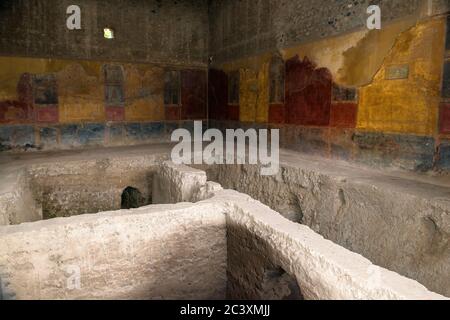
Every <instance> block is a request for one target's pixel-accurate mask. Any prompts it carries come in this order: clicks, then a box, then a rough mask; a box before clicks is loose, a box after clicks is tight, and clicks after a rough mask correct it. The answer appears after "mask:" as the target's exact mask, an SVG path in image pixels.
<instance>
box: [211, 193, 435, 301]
mask: <svg viewBox="0 0 450 320" xmlns="http://www.w3.org/2000/svg"><path fill="white" fill-rule="evenodd" d="M210 202H212V203H222V204H223V205H224V206H225V208H226V214H227V243H228V244H227V252H228V268H227V274H228V298H230V299H307V300H310V299H321V300H327V299H331V300H335V299H408V300H409V299H413V300H414V299H419V300H421V299H444V297H443V296H440V295H438V294H435V293H432V292H430V291H428V290H427V289H426V288H425V287H424V286H423V285H421V284H419V283H418V282H416V281H414V280H411V279H408V278H405V277H403V276H400V275H399V274H397V273H395V272H392V271H389V270H386V269H383V268H380V267H378V266H376V265H374V264H372V263H371V262H370V261H369V260H367V259H366V258H364V257H362V256H361V255H359V254H356V253H353V252H351V251H349V250H347V249H345V248H343V247H341V246H339V245H337V244H335V243H333V242H331V241H329V240H326V239H324V238H323V237H322V236H320V235H318V234H317V233H315V232H314V231H313V230H311V229H310V228H309V227H307V226H304V225H300V224H297V223H294V222H291V221H289V220H287V219H286V218H284V217H282V216H281V215H280V214H279V213H277V212H275V211H273V210H271V209H270V208H269V207H267V206H265V205H263V204H262V203H260V202H259V201H256V200H253V199H252V198H250V197H249V196H247V195H244V194H240V193H238V192H235V191H231V190H223V191H217V192H215V196H214V197H213V198H211V199H210V200H207V201H206V203H210ZM293 280H294V281H293Z"/></svg>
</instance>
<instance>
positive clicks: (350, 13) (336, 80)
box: [209, 0, 450, 171]
mask: <svg viewBox="0 0 450 320" xmlns="http://www.w3.org/2000/svg"><path fill="white" fill-rule="evenodd" d="M377 4H379V5H380V7H381V14H382V28H381V30H368V29H367V28H366V26H365V23H366V19H367V18H368V16H369V15H368V14H367V13H366V9H367V7H368V5H369V2H368V1H348V2H346V1H344V2H342V1H340V2H337V1H336V2H333V1H331V2H330V1H303V0H296V1H288V2H285V1H265V0H263V1H257V2H255V1H228V2H215V3H213V4H212V8H213V9H212V10H210V21H211V30H210V35H211V40H210V54H211V56H212V57H213V64H212V67H211V70H210V75H209V114H210V117H211V119H214V120H216V121H211V123H210V125H211V126H212V127H219V128H227V127H231V128H232V127H237V126H240V127H254V126H255V125H256V126H257V127H268V128H277V129H280V134H281V145H282V146H284V147H287V148H291V149H295V150H298V151H302V152H305V153H310V154H317V155H321V156H324V157H327V158H333V159H345V160H349V161H356V162H359V163H364V164H367V165H370V166H377V167H395V168H402V169H407V170H417V171H429V170H433V169H434V170H438V171H439V170H447V169H449V168H450V162H449V161H450V160H449V159H450V153H449V152H450V147H449V146H450V140H449V138H450V136H449V135H448V134H449V130H448V127H449V125H448V124H447V122H448V120H447V119H448V116H447V114H448V112H447V111H446V110H447V109H448V106H447V100H448V77H449V76H450V73H449V72H448V70H450V69H449V68H448V67H447V65H448V63H447V62H444V60H445V59H446V58H444V57H446V56H448V50H449V42H450V41H449V40H448V38H449V37H450V36H449V35H448V30H449V29H450V26H449V21H450V20H449V18H447V16H446V12H447V11H448V7H447V3H446V2H445V1H413V0H411V1H379V2H377ZM446 34H447V36H446ZM446 37H447V42H446ZM447 60H448V59H447ZM444 65H445V67H444ZM277 68H278V70H279V71H278V72H277ZM236 78H237V80H235V79H236ZM236 86H237V87H238V89H237V90H236V89H235V87H236ZM236 99H237V100H236Z"/></svg>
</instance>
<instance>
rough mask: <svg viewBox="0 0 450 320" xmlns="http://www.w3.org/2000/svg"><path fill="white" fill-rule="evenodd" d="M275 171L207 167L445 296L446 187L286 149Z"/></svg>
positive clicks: (449, 253) (211, 174)
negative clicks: (273, 173)
mask: <svg viewBox="0 0 450 320" xmlns="http://www.w3.org/2000/svg"><path fill="white" fill-rule="evenodd" d="M283 158H284V159H292V161H290V162H289V161H287V160H284V161H282V163H281V169H280V172H279V174H278V175H276V176H261V175H260V168H259V167H257V166H238V165H218V166H211V167H205V170H207V172H208V178H209V179H210V180H213V181H216V182H219V183H220V184H222V186H223V187H224V188H229V189H235V190H237V191H239V192H243V193H246V194H248V195H250V196H252V197H253V198H255V199H258V200H260V201H262V202H263V203H264V204H266V205H268V206H270V207H271V208H272V209H274V210H276V211H278V212H280V213H281V214H283V215H284V216H285V217H286V218H288V219H290V220H292V221H294V222H298V223H302V224H304V225H307V226H309V227H310V228H311V229H312V230H314V231H315V232H317V233H319V234H320V235H322V236H324V237H325V238H326V239H329V240H331V241H333V242H335V243H337V244H339V245H341V246H343V247H345V248H347V249H349V250H351V251H354V252H357V253H360V254H362V255H363V256H365V257H367V258H368V259H370V260H371V261H372V262H373V263H375V264H377V265H379V266H382V267H385V268H388V269H390V270H393V271H395V272H398V273H400V274H402V275H404V276H406V277H409V278H412V279H416V280H417V281H419V282H420V283H422V284H424V285H426V286H427V287H428V288H429V289H430V290H433V291H436V292H439V293H441V294H444V295H447V296H450V278H449V277H448V275H449V274H450V247H449V246H450V202H449V201H448V198H449V193H448V192H449V191H448V190H449V188H448V187H446V186H442V187H441V186H439V185H436V184H429V183H426V182H424V181H420V180H414V179H413V178H411V177H410V176H408V177H406V178H401V177H398V176H389V175H386V174H382V173H380V172H372V171H370V170H366V169H358V168H355V167H350V166H348V165H340V164H338V163H336V162H332V161H329V160H325V159H323V158H321V159H320V160H319V159H315V158H311V159H309V158H302V157H300V156H298V154H295V155H291V156H290V158H289V156H288V155H285V156H284V157H283Z"/></svg>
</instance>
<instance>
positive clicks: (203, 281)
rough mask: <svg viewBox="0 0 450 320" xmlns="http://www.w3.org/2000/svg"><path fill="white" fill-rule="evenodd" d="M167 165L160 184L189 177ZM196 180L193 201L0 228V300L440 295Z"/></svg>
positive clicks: (244, 197) (248, 201)
mask: <svg viewBox="0 0 450 320" xmlns="http://www.w3.org/2000/svg"><path fill="white" fill-rule="evenodd" d="M163 166H165V167H166V168H167V167H168V166H169V164H168V163H166V164H163ZM69 167H70V166H69ZM170 168H171V169H170V171H171V172H172V173H173V174H171V175H168V176H167V181H166V182H167V183H168V184H174V183H178V182H179V180H180V177H181V179H182V178H183V176H184V178H185V179H186V180H189V177H190V176H189V175H186V174H185V173H186V172H187V168H186V167H184V166H176V165H173V164H170ZM192 172H195V173H196V174H198V175H200V174H202V176H203V177H204V176H205V173H204V172H201V171H200V170H192ZM290 176H291V178H295V176H293V175H292V174H291V175H290ZM185 182H188V181H185ZM198 182H199V183H197V184H196V185H195V186H193V190H191V191H192V192H189V195H186V198H185V199H184V200H185V201H200V202H197V203H195V204H192V203H183V204H172V205H152V206H147V207H142V208H139V209H134V210H119V211H114V212H103V213H98V214H86V215H81V216H77V217H70V218H56V219H51V220H47V221H39V222H34V223H26V224H21V225H17V226H1V227H0V281H1V285H0V288H1V291H0V298H2V299H224V298H225V297H227V298H230V299H443V298H444V297H442V296H440V295H437V294H434V293H432V292H430V291H428V290H427V289H426V288H425V287H423V286H422V285H420V284H419V283H417V282H416V281H413V280H410V279H407V278H405V277H402V276H400V275H398V274H396V273H394V272H391V271H388V270H386V269H383V268H380V267H378V266H376V265H374V264H372V263H371V262H370V261H368V260H367V259H365V258H363V257H362V256H360V255H358V254H356V253H352V252H350V251H349V250H347V249H344V248H343V247H340V246H339V245H337V244H334V243H333V242H331V241H329V240H325V239H324V238H323V237H322V236H320V235H319V234H317V233H315V232H314V231H313V230H312V229H311V228H309V227H308V226H305V225H300V224H297V223H294V222H292V221H289V220H288V219H286V218H284V217H283V216H281V215H280V214H279V213H277V212H275V211H273V210H271V209H270V208H269V207H267V206H265V205H263V204H262V203H260V202H258V201H256V200H254V199H252V198H251V197H250V196H248V195H245V194H241V193H238V192H236V191H231V190H223V189H222V188H221V187H220V185H218V184H216V183H212V182H206V180H204V179H203V180H202V182H201V181H198ZM266 185H267V184H266ZM194 189H195V190H194ZM189 198H191V199H189ZM325 200H326V199H325ZM436 281H437V280H436Z"/></svg>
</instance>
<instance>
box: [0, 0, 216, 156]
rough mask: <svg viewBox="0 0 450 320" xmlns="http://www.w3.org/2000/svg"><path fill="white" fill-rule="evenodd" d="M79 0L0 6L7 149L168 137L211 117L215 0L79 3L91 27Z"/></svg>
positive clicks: (0, 122)
mask: <svg viewBox="0 0 450 320" xmlns="http://www.w3.org/2000/svg"><path fill="white" fill-rule="evenodd" d="M71 4H73V3H72V2H70V1H56V0H55V1H53V0H52V1H44V0H42V1H33V2H29V1H2V3H1V4H0V19H1V20H2V25H1V26H0V151H3V150H13V151H20V150H42V149H71V148H80V147H89V146H114V145H129V144H140V143H151V142H155V141H156V142H161V141H168V138H169V137H170V133H171V132H172V131H173V130H174V129H176V128H179V127H190V126H191V125H192V123H191V120H193V119H205V118H206V117H207V114H206V112H207V111H206V109H207V99H206V95H207V92H206V86H207V71H206V68H207V58H206V56H207V48H208V15H207V2H206V1H191V0H185V1H176V2H174V1H135V2H133V3H129V2H126V1H121V0H115V1H100V0H99V1H78V2H77V4H78V5H79V6H80V8H81V27H82V29H81V30H68V29H67V27H66V19H67V17H68V15H67V14H66V9H67V7H68V6H69V5H71ZM104 27H110V28H113V29H114V31H115V38H114V39H105V38H104V37H103V28H104ZM170 72H174V74H175V75H176V77H175V78H174V79H171V78H169V77H168V74H170ZM168 88H174V89H173V91H170V90H169V89H168ZM172 94H175V95H176V96H177V97H176V99H174V98H173V97H172V96H171V95H172Z"/></svg>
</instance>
